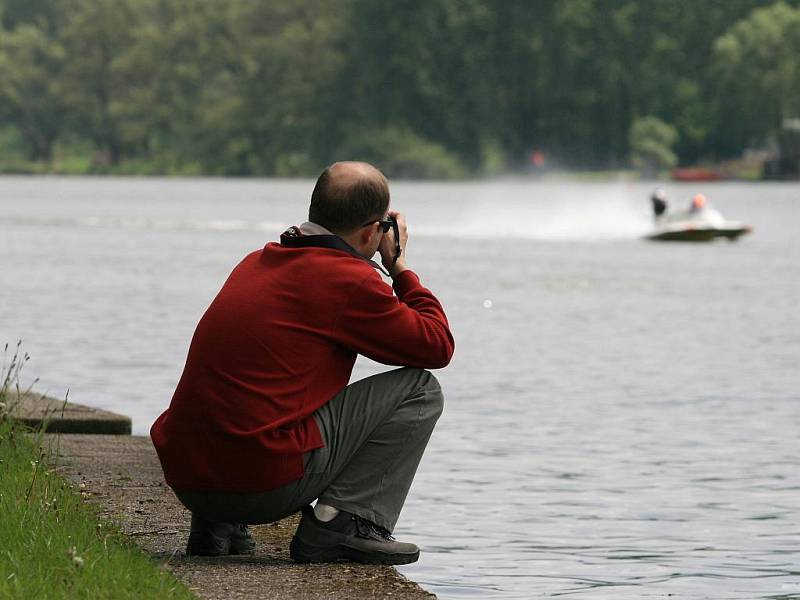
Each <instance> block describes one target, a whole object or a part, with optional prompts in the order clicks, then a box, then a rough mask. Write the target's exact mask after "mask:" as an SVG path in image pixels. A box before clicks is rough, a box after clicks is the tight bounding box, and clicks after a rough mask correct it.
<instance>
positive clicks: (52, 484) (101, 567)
mask: <svg viewBox="0 0 800 600" xmlns="http://www.w3.org/2000/svg"><path fill="white" fill-rule="evenodd" d="M26 359H27V357H23V359H22V360H21V361H19V360H18V353H17V354H15V356H14V359H12V361H11V365H10V368H9V367H6V368H4V369H3V372H2V375H4V376H5V377H4V381H3V382H2V387H0V403H3V404H5V402H6V400H7V398H8V394H7V392H8V390H9V389H10V388H11V387H12V385H13V383H14V382H13V381H12V380H13V379H14V377H15V375H18V374H19V367H20V365H21V363H24V361H25V360H26ZM2 412H3V411H2V406H0V599H5V598H20V599H22V598H25V599H27V598H57V599H60V598H63V599H65V600H66V599H70V600H72V599H74V598H86V599H89V598H92V599H95V598H114V599H116V598H137V599H139V598H153V599H155V598H158V599H161V598H179V599H180V598H186V599H190V598H195V597H194V596H193V595H192V593H191V592H190V591H189V590H188V589H187V588H185V587H184V586H183V585H182V584H181V583H179V582H178V581H177V580H176V579H175V578H174V577H173V576H172V575H171V574H170V573H168V572H166V571H165V570H164V569H163V568H161V567H159V565H157V564H156V563H155V562H154V561H153V560H152V559H151V558H150V557H149V556H147V555H146V554H145V553H144V552H143V551H142V550H140V549H139V548H137V547H136V546H135V545H134V544H133V543H132V542H130V541H129V540H128V539H127V538H125V536H124V534H123V533H122V532H121V531H120V529H119V528H118V527H116V526H115V525H114V524H112V523H109V522H107V521H103V520H101V519H100V518H99V517H98V515H97V511H96V509H95V508H94V507H92V506H91V505H89V504H87V503H86V502H84V501H83V500H82V499H81V497H80V495H79V493H78V492H77V491H76V490H74V489H72V488H71V487H70V486H69V484H67V483H66V481H64V480H63V479H62V478H61V477H60V476H59V475H57V474H56V473H55V472H53V467H54V466H55V464H56V463H55V458H53V457H51V456H50V455H49V454H48V453H47V452H44V451H42V450H41V449H40V448H41V441H42V437H41V433H36V432H30V431H29V430H26V429H24V428H22V427H21V426H20V425H19V424H17V423H15V422H14V421H13V420H11V419H9V418H4V417H3V416H2Z"/></svg>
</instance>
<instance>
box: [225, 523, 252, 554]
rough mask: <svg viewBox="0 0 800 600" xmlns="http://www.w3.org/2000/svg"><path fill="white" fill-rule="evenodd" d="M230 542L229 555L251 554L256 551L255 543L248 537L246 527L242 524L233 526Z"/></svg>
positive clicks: (248, 532)
mask: <svg viewBox="0 0 800 600" xmlns="http://www.w3.org/2000/svg"><path fill="white" fill-rule="evenodd" d="M230 540H231V547H230V553H231V554H253V553H254V552H255V551H256V542H255V540H254V539H253V536H252V535H250V531H249V530H248V529H247V525H244V524H243V523H239V524H238V525H234V527H233V531H232V532H231V536H230Z"/></svg>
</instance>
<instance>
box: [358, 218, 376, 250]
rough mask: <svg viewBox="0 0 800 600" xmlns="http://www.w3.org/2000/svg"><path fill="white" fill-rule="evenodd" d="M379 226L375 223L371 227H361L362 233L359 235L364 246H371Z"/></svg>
mask: <svg viewBox="0 0 800 600" xmlns="http://www.w3.org/2000/svg"><path fill="white" fill-rule="evenodd" d="M377 229H378V228H377V227H375V223H373V224H372V225H370V226H369V227H364V228H362V229H361V235H360V236H359V240H360V241H361V243H362V244H363V245H364V246H369V245H371V244H372V239H373V238H372V236H374V235H375V232H376V231H377Z"/></svg>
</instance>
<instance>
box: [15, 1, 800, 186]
mask: <svg viewBox="0 0 800 600" xmlns="http://www.w3.org/2000/svg"><path fill="white" fill-rule="evenodd" d="M799 3H800V0H784V1H783V2H775V1H768V2H765V1H764V0H725V1H724V2H722V1H718V2H696V1H695V0H670V1H669V2H665V1H663V0H608V1H606V0H537V1H536V2H530V1H529V0H504V1H503V2H491V1H489V0H408V1H407V2H402V3H386V2H373V1H371V0H329V1H325V0H274V1H271V2H253V1H252V0H226V1H224V2H223V1H216V0H215V1H209V0H169V1H167V0H0V23H2V30H0V36H1V37H0V126H3V125H7V126H8V125H10V126H13V127H14V128H15V130H16V131H18V132H20V135H21V136H22V139H23V140H24V155H20V151H19V148H17V147H16V146H15V147H14V151H13V152H11V150H9V151H6V152H3V151H2V150H0V157H2V156H6V157H8V158H2V159H0V160H2V161H3V163H0V170H2V169H3V168H5V166H6V165H7V163H8V162H9V161H12V160H13V161H17V162H20V161H22V162H24V161H25V160H32V161H39V162H42V163H48V162H50V166H49V167H47V166H43V167H40V168H45V169H46V168H52V169H59V168H61V167H62V165H65V164H68V165H70V167H69V168H70V169H73V168H79V164H88V166H87V167H86V168H88V169H89V170H91V171H93V172H100V173H116V172H135V173H155V172H161V173H195V172H198V171H202V172H203V173H208V174H220V175H281V176H296V175H303V176H307V175H314V174H316V173H317V172H318V171H319V170H320V169H321V168H322V167H323V166H324V165H325V164H328V163H330V162H332V161H334V160H337V159H340V158H343V156H345V155H348V153H350V152H358V153H360V154H361V155H362V156H374V157H376V159H375V160H379V161H381V162H382V164H385V165H387V167H386V168H387V169H391V170H393V171H394V172H395V173H398V174H406V175H409V176H411V175H413V176H454V175H455V174H470V175H478V174H493V173H500V172H504V171H506V170H508V169H513V168H515V167H520V166H522V165H523V164H524V163H525V157H526V156H528V155H529V154H530V152H531V151H532V150H533V149H540V150H542V151H543V152H544V153H545V155H546V157H547V159H548V162H549V163H552V164H560V165H565V166H567V167H573V168H625V167H627V166H628V165H629V164H630V162H629V161H630V158H631V156H632V155H633V154H636V155H642V152H645V151H646V152H649V153H650V154H651V155H652V160H651V162H652V161H653V160H654V161H655V163H657V164H661V165H664V164H668V163H670V162H671V160H670V159H669V156H668V154H667V153H664V152H663V148H660V149H659V148H655V147H653V148H650V149H646V150H642V149H641V148H640V149H637V150H636V151H635V152H633V149H632V148H631V130H632V126H633V125H634V121H635V119H636V117H637V115H652V116H654V117H657V118H658V119H660V120H662V121H663V122H665V123H670V124H671V125H672V126H673V127H674V128H675V129H676V131H677V134H678V139H677V142H676V143H675V144H674V148H672V150H673V151H674V152H675V154H676V155H677V156H678V157H679V158H680V160H681V161H683V162H692V161H695V160H697V159H699V158H703V157H715V156H725V155H735V154H738V153H740V152H741V150H742V149H743V148H745V147H746V146H747V145H748V144H753V143H755V144H758V143H761V142H762V141H763V140H764V139H765V138H767V137H768V136H769V135H770V134H771V133H772V132H774V131H775V128H776V123H779V121H780V120H781V118H783V117H787V116H788V117H790V116H795V115H796V114H797V113H798V112H799V111H800V108H798V102H800V100H798V96H799V95H800V91H798V87H800V83H798V77H800V76H798V73H800V69H798V68H797V64H796V63H797V58H796V57H797V56H800V41H799V40H800V34H798V31H799V30H800V26H798V24H797V23H798V17H797V13H798V8H797V6H798V4H799ZM369 136H374V139H367V138H368V137H369ZM62 137H68V138H70V139H73V138H76V137H77V138H81V139H82V140H84V141H86V142H88V143H89V144H90V145H91V147H90V149H89V150H88V155H87V151H86V150H84V149H82V150H81V154H80V160H79V161H71V160H66V161H65V160H59V159H58V157H56V158H54V152H55V151H54V148H58V147H59V145H58V142H59V140H60V139H61V138H62ZM5 139H6V140H7V141H8V138H5ZM9 143H10V142H9ZM15 143H16V142H15ZM0 144H3V138H0ZM405 144H408V145H409V147H405ZM9 148H10V146H9ZM61 159H64V157H63V156H62V157H61ZM51 161H52V162H51Z"/></svg>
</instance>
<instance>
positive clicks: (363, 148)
mask: <svg viewBox="0 0 800 600" xmlns="http://www.w3.org/2000/svg"><path fill="white" fill-rule="evenodd" d="M340 154H341V155H342V157H343V158H346V159H348V160H365V161H367V162H370V163H372V164H374V165H376V166H377V167H378V168H380V169H381V170H382V171H383V172H384V173H386V175H387V176H389V177H403V178H411V179H420V178H423V179H424V178H442V179H449V178H455V177H463V176H464V175H465V174H466V171H465V169H464V167H463V166H462V165H461V163H460V162H459V160H458V158H457V157H456V156H454V155H453V154H451V153H449V152H448V151H447V150H446V149H445V148H444V147H442V146H441V145H440V144H436V143H434V142H431V141H429V140H426V139H424V138H422V137H420V136H419V135H417V134H415V133H414V132H413V131H411V130H410V129H408V128H405V127H387V128H385V129H380V130H364V131H359V132H358V134H356V135H353V136H352V137H351V138H350V140H349V141H348V142H347V143H346V144H345V145H344V146H343V147H342V149H341V151H340Z"/></svg>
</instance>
